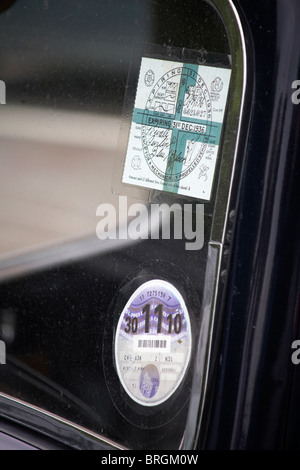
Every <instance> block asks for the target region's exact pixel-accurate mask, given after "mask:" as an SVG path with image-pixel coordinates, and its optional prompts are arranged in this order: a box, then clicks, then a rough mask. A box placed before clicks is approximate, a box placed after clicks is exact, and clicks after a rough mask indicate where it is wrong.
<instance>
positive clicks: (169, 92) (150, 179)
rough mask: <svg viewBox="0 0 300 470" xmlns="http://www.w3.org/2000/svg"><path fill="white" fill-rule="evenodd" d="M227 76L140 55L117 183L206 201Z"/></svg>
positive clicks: (227, 72) (222, 70) (215, 70)
mask: <svg viewBox="0 0 300 470" xmlns="http://www.w3.org/2000/svg"><path fill="white" fill-rule="evenodd" d="M230 74H231V71H230V69H228V68H220V67H213V66H207V65H195V64H186V63H181V62H173V61H167V60H161V59H153V58H142V62H141V67H140V74H139V80H138V86H137V92H136V99H135V106H134V111H133V116H132V122H131V129H130V135H129V142H128V147H127V154H126V159H125V165H124V172H123V178H122V182H123V183H127V184H133V185H137V186H142V187H144V188H152V189H156V190H160V191H169V192H173V193H178V194H182V195H187V196H191V197H196V198H199V199H204V200H209V199H210V197H211V191H212V184H213V179H214V173H215V168H216V160H217V154H218V148H219V141H220V136H221V130H222V124H223V119H224V113H225V106H226V100H227V94H228V88H229V81H230Z"/></svg>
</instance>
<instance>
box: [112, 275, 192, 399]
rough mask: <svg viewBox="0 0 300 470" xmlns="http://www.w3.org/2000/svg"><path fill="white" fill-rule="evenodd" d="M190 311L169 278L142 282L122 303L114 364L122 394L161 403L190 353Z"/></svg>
mask: <svg viewBox="0 0 300 470" xmlns="http://www.w3.org/2000/svg"><path fill="white" fill-rule="evenodd" d="M191 348H192V337H191V326H190V318H189V313H188V311H187V307H186V304H185V302H184V299H183V297H182V296H181V294H180V292H179V291H178V290H177V289H176V288H175V287H174V286H173V285H172V284H170V283H169V282H166V281H163V280H161V279H153V280H151V281H147V282H145V283H144V284H142V285H141V286H140V287H139V288H138V289H137V290H136V291H135V292H134V293H133V294H132V296H131V297H130V299H129V300H128V302H127V304H126V305H125V307H124V309H123V311H122V313H121V315H120V318H119V322H118V326H117V331H116V339H115V363H116V367H117V374H118V377H119V379H120V382H121V384H122V386H123V388H124V389H125V391H126V392H127V394H128V395H129V396H130V397H131V398H132V399H133V400H134V401H135V402H136V403H139V404H140V405H143V406H148V407H149V406H156V405H159V404H161V403H163V402H165V401H166V400H167V399H168V398H170V396H171V395H173V394H174V392H175V391H176V390H177V388H178V386H179V385H180V383H181V382H182V380H183V379H184V376H185V373H186V370H187V367H188V364H189V361H190V356H191Z"/></svg>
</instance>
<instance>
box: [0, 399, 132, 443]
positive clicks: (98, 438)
mask: <svg viewBox="0 0 300 470" xmlns="http://www.w3.org/2000/svg"><path fill="white" fill-rule="evenodd" d="M1 398H4V400H7V401H9V402H10V403H11V404H17V405H19V406H21V407H24V408H25V409H26V410H27V411H29V412H30V411H33V412H35V413H38V414H40V415H41V417H45V418H47V419H49V418H50V419H51V420H54V421H55V422H58V423H59V424H63V425H64V426H66V427H67V428H68V429H71V430H74V431H76V432H78V433H80V434H81V435H83V434H84V435H86V436H88V437H89V438H90V439H93V440H96V441H97V442H99V444H103V445H107V446H110V447H112V449H111V450H128V449H126V448H125V447H122V446H120V445H119V444H117V443H115V442H114V441H112V440H111V439H108V438H106V437H103V436H101V435H100V434H97V433H96V432H94V431H91V430H89V429H87V428H84V427H83V426H80V425H78V424H75V423H73V422H71V421H69V420H68V419H65V418H61V417H60V416H57V415H55V414H54V413H51V412H49V411H46V410H43V409H42V408H39V407H37V406H34V405H31V404H30V403H27V402H25V401H23V400H20V399H18V398H15V397H12V396H10V395H7V394H6V393H3V392H0V416H1V415H2V416H7V417H8V418H11V417H10V416H8V415H6V414H5V413H3V412H2V411H1ZM19 422H20V423H21V424H23V425H24V426H26V423H25V422H24V421H23V420H20V421H19ZM31 427H32V428H33V429H35V430H36V431H38V428H35V427H34V426H31ZM48 436H49V437H51V438H53V439H55V436H53V435H51V434H50V433H49V435H48Z"/></svg>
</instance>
